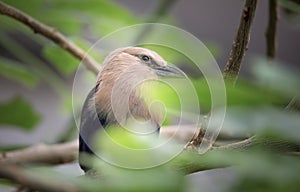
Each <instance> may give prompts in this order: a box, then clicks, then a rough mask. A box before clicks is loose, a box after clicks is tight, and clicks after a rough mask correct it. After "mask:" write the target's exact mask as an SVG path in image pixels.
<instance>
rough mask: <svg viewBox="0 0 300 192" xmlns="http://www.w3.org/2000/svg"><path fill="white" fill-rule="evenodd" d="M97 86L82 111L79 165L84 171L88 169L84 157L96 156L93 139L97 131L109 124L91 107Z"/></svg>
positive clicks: (104, 117) (89, 95) (86, 100)
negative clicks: (88, 155) (85, 154)
mask: <svg viewBox="0 0 300 192" xmlns="http://www.w3.org/2000/svg"><path fill="white" fill-rule="evenodd" d="M98 86H99V85H96V86H95V87H94V88H93V89H92V90H91V91H90V92H89V94H88V96H87V97H86V99H85V102H84V105H83V108H82V111H81V121H80V130H79V164H80V167H81V168H82V169H83V170H85V171H86V170H87V167H85V166H84V162H85V160H84V155H83V153H87V154H94V153H93V150H92V149H91V145H92V139H93V136H94V135H95V133H96V131H97V130H99V129H101V128H102V127H105V126H106V124H107V120H106V116H105V115H102V116H99V115H98V114H97V112H96V109H95V107H91V106H90V104H91V99H93V98H94V95H95V93H96V92H97V90H98Z"/></svg>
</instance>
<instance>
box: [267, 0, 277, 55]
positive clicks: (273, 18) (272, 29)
mask: <svg viewBox="0 0 300 192" xmlns="http://www.w3.org/2000/svg"><path fill="white" fill-rule="evenodd" d="M278 9H279V6H278V1H277V0H269V21H268V27H267V30H266V49H267V57H268V58H270V59H274V58H275V54H276V32H277V21H278V18H279V10H278Z"/></svg>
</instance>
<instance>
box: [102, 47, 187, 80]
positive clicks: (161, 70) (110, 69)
mask: <svg viewBox="0 0 300 192" xmlns="http://www.w3.org/2000/svg"><path fill="white" fill-rule="evenodd" d="M105 74H107V75H109V76H111V77H116V78H117V77H120V76H121V75H122V74H126V75H127V76H128V77H130V76H131V75H132V76H136V75H139V76H142V75H145V76H147V77H184V73H183V72H182V71H181V70H180V69H179V68H177V67H175V66H172V65H169V64H168V63H167V62H166V61H165V60H164V59H163V58H162V57H161V56H160V55H159V54H157V53H156V52H154V51H152V50H149V49H146V48H141V47H125V48H119V49H116V50H115V51H113V52H111V53H110V54H109V55H108V56H107V57H106V59H105V60H104V68H103V71H102V72H101V74H100V76H101V75H105Z"/></svg>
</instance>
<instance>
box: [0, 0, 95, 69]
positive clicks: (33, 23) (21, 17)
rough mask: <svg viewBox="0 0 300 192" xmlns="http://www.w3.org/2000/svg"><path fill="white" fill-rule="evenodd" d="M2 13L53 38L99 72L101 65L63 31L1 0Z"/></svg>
mask: <svg viewBox="0 0 300 192" xmlns="http://www.w3.org/2000/svg"><path fill="white" fill-rule="evenodd" d="M0 14H3V15H6V16H9V17H11V18H14V19H15V20H17V21H20V22H21V23H23V24H25V25H27V26H28V27H30V28H31V29H32V30H33V32H34V33H39V34H41V35H42V36H44V37H47V38H48V39H50V40H52V41H53V42H54V43H56V44H57V45H59V46H60V47H61V48H63V49H64V50H66V51H68V52H69V53H70V54H72V55H73V56H74V57H76V58H77V59H79V60H82V61H83V63H84V65H85V66H86V68H87V69H88V70H90V71H92V72H93V73H95V74H98V72H99V68H100V65H99V64H98V63H97V62H96V61H95V60H94V59H93V58H92V57H90V56H89V55H87V54H86V53H85V51H83V50H82V49H81V48H80V47H78V46H77V45H76V44H74V43H73V42H71V41H70V40H68V39H67V38H66V37H65V36H64V35H63V34H62V33H60V32H59V31H57V30H56V29H55V28H52V27H50V26H47V25H45V24H43V23H41V22H39V21H38V20H36V19H34V18H32V17H31V16H29V15H27V14H26V13H24V12H22V11H20V10H18V9H16V8H14V7H12V6H10V5H7V4H5V3H3V2H1V1H0Z"/></svg>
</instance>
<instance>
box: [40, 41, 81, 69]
mask: <svg viewBox="0 0 300 192" xmlns="http://www.w3.org/2000/svg"><path fill="white" fill-rule="evenodd" d="M43 54H44V56H45V57H46V58H47V59H48V60H49V61H51V63H52V64H53V65H54V66H55V67H56V68H57V69H58V70H59V71H60V72H62V73H63V74H65V75H70V74H72V73H73V72H74V71H75V70H76V68H77V66H78V65H79V63H80V61H78V60H76V59H75V58H74V57H73V56H72V55H70V54H69V53H67V52H65V51H64V50H62V49H61V48H60V47H58V46H46V47H45V48H44V50H43Z"/></svg>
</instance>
